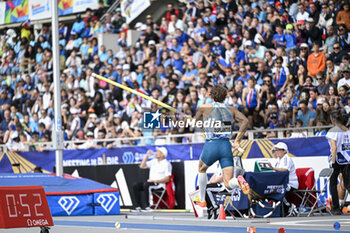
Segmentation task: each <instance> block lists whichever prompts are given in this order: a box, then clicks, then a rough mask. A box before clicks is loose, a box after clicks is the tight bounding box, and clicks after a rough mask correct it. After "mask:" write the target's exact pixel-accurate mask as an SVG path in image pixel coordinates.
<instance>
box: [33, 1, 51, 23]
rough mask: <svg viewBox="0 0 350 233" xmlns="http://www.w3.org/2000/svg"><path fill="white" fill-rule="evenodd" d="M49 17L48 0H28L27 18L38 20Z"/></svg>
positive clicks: (49, 4) (49, 2) (49, 3)
mask: <svg viewBox="0 0 350 233" xmlns="http://www.w3.org/2000/svg"><path fill="white" fill-rule="evenodd" d="M49 17H51V1H50V0H29V19H30V20H40V19H44V18H49Z"/></svg>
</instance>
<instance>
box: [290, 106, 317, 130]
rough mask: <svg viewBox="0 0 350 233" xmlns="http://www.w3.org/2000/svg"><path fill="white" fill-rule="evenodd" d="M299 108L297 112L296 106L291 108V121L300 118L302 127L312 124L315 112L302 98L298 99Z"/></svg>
mask: <svg viewBox="0 0 350 233" xmlns="http://www.w3.org/2000/svg"><path fill="white" fill-rule="evenodd" d="M299 108H300V111H299V113H297V111H298V109H297V108H293V122H295V120H301V121H302V122H303V127H307V126H312V125H313V123H314V120H315V119H316V113H315V112H314V111H312V110H310V109H309V108H308V103H307V101H304V100H303V101H300V103H299Z"/></svg>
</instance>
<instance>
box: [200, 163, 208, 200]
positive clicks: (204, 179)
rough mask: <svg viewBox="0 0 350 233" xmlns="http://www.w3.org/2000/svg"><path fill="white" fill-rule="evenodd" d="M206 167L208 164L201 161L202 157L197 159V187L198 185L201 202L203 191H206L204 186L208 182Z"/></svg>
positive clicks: (203, 196) (203, 198)
mask: <svg viewBox="0 0 350 233" xmlns="http://www.w3.org/2000/svg"><path fill="white" fill-rule="evenodd" d="M207 169H208V166H207V165H206V164H205V163H204V162H203V161H202V159H199V165H198V187H199V196H200V201H201V202H204V201H205V192H206V187H207V183H208V176H207Z"/></svg>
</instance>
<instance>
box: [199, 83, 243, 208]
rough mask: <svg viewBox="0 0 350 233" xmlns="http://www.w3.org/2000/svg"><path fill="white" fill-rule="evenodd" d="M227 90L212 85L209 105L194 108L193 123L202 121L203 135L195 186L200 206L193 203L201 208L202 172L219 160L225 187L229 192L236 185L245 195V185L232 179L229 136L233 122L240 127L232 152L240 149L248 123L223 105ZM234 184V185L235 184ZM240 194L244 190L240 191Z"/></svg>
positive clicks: (232, 108)
mask: <svg viewBox="0 0 350 233" xmlns="http://www.w3.org/2000/svg"><path fill="white" fill-rule="evenodd" d="M226 95H227V89H226V88H225V87H224V86H222V85H215V86H214V87H213V88H212V89H211V92H210V97H211V98H212V99H213V101H214V102H213V103H208V104H203V105H201V106H200V107H199V108H198V111H197V114H196V116H195V119H196V121H198V120H203V122H204V123H203V125H204V127H203V130H204V133H205V144H204V147H203V151H202V154H201V156H200V160H199V167H198V170H199V175H198V185H199V192H200V202H198V203H196V204H198V205H200V206H202V207H204V206H205V205H206V203H205V191H206V190H205V189H206V185H207V182H208V178H207V174H206V171H207V169H208V167H209V166H211V165H212V164H213V163H215V162H216V161H217V160H219V162H220V165H221V168H222V173H223V178H224V184H225V187H226V188H227V189H229V190H231V189H233V187H235V186H236V185H239V186H240V187H241V188H242V190H243V188H246V191H247V190H248V191H249V185H248V184H247V183H246V182H245V181H244V179H243V177H240V178H239V179H238V181H237V179H236V178H233V154H232V147H231V143H230V137H231V135H232V132H231V129H232V126H233V123H234V121H235V120H236V121H238V123H239V125H240V129H239V133H238V135H237V137H236V139H235V141H234V144H233V146H234V149H238V148H240V141H241V139H242V137H243V135H244V133H245V130H246V129H247V125H248V119H247V118H246V117H245V116H244V115H243V114H242V113H241V112H239V111H238V110H237V109H236V108H234V107H230V106H227V105H226V104H224V103H223V102H224V100H225V98H226ZM206 121H207V122H208V121H209V122H213V121H214V122H221V127H212V125H210V124H209V126H206V124H205V123H206ZM237 182H238V183H237ZM243 191H244V190H243Z"/></svg>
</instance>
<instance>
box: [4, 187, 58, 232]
mask: <svg viewBox="0 0 350 233" xmlns="http://www.w3.org/2000/svg"><path fill="white" fill-rule="evenodd" d="M0 201H1V203H4V204H3V205H0V228H17V227H43V226H53V221H52V216H51V212H50V209H49V206H48V204H47V200H46V196H45V193H44V189H43V188H42V187H41V186H21V187H0Z"/></svg>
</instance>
